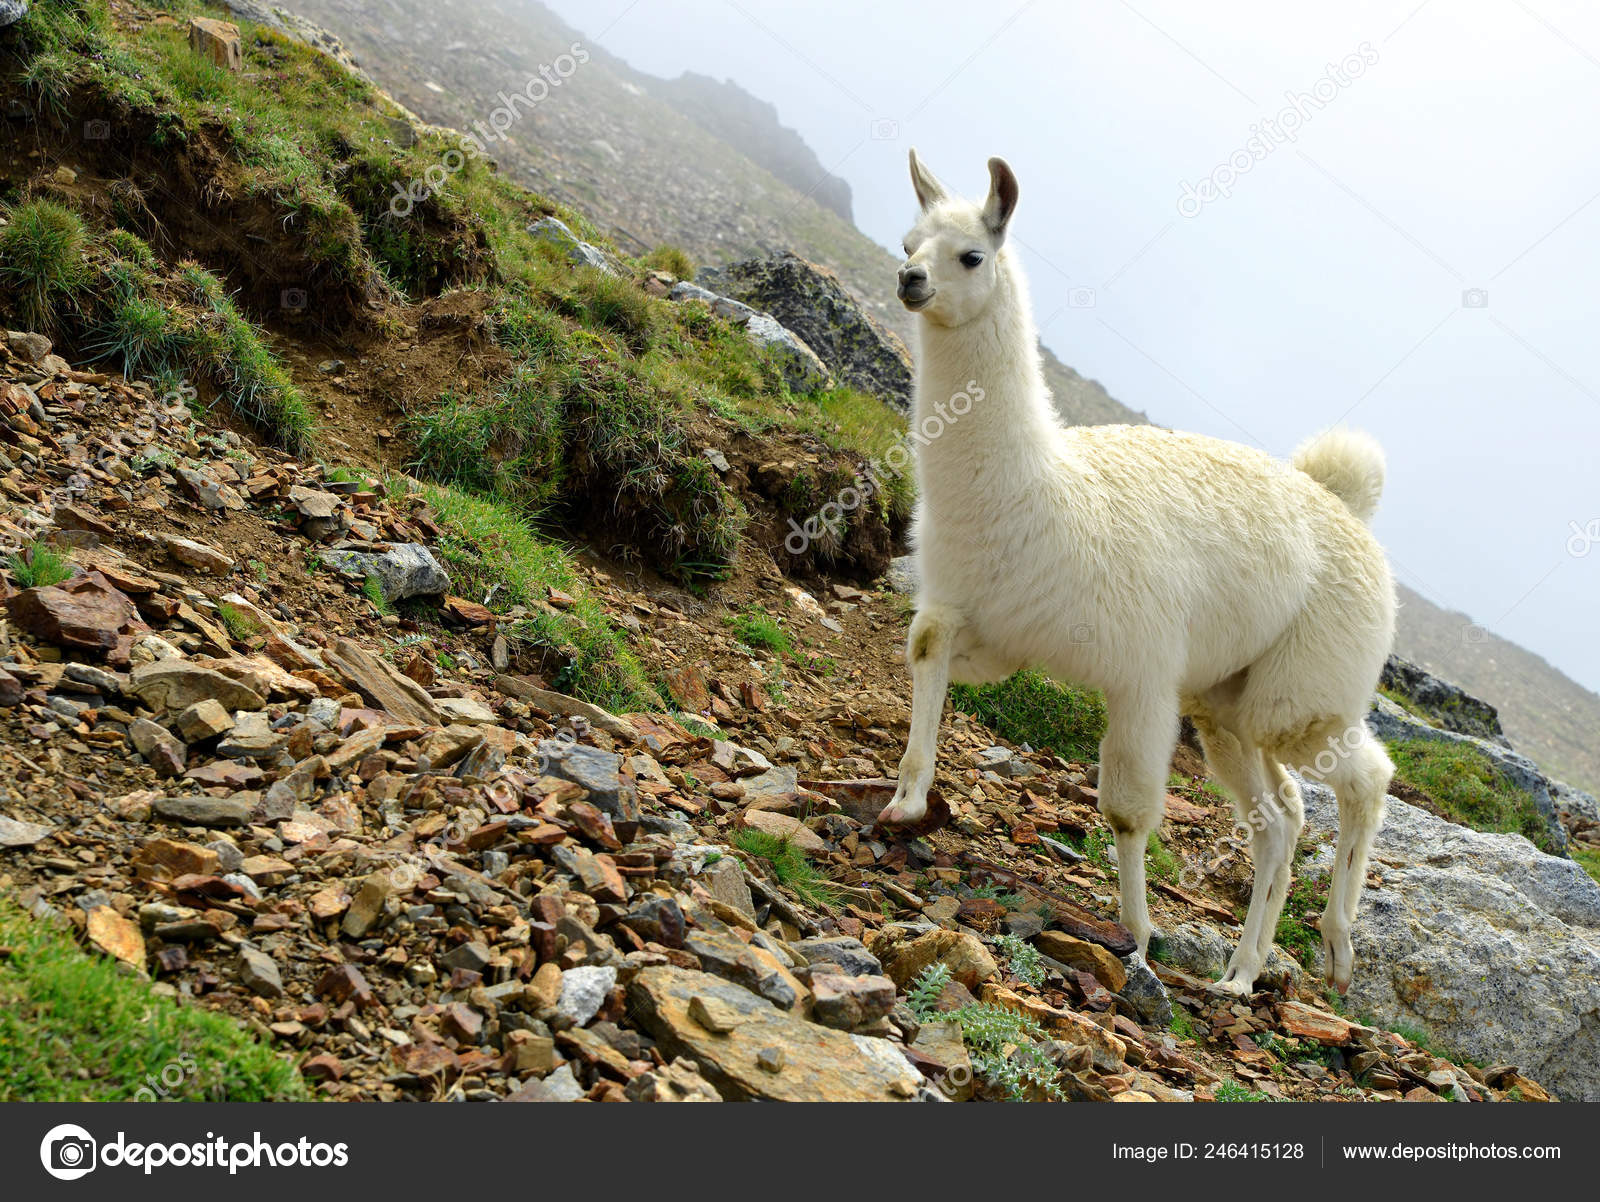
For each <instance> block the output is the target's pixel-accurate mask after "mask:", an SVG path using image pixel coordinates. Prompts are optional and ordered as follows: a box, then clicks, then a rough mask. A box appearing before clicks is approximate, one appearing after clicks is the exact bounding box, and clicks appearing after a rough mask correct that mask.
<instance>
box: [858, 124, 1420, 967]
mask: <svg viewBox="0 0 1600 1202" xmlns="http://www.w3.org/2000/svg"><path fill="white" fill-rule="evenodd" d="M989 175H990V192H989V196H988V199H987V200H986V201H985V202H984V204H982V205H981V206H979V205H973V204H971V203H969V202H967V201H964V200H961V199H960V198H958V197H956V196H954V195H952V194H951V193H949V192H947V191H946V189H945V188H944V187H943V185H941V184H940V183H939V181H938V180H937V179H935V178H934V177H933V175H931V174H930V173H929V172H928V171H927V170H926V169H925V168H924V167H923V166H922V164H921V163H920V162H919V161H918V159H917V155H916V152H915V151H912V153H911V179H912V183H913V185H914V186H915V188H916V194H917V200H918V201H919V202H920V203H921V206H922V215H921V218H920V219H919V220H918V222H917V224H916V225H915V227H913V229H912V230H911V232H910V233H909V234H908V235H907V236H906V244H905V251H906V260H905V264H904V265H903V266H902V267H901V268H900V273H899V279H900V283H899V296H900V299H901V301H902V302H903V303H904V304H905V306H906V308H907V309H910V310H911V311H912V312H914V313H916V314H918V316H919V317H920V318H921V320H920V321H919V322H918V325H919V339H918V343H919V345H918V353H917V377H916V408H915V420H916V422H917V423H918V425H919V426H921V425H922V423H923V422H924V421H925V420H926V419H928V418H930V417H933V416H934V415H935V414H936V413H940V414H941V420H942V421H943V425H944V429H943V432H942V433H941V434H939V435H938V436H937V437H935V438H933V439H931V440H930V441H928V442H926V443H925V444H924V445H923V446H922V448H921V450H920V452H919V455H918V467H919V482H920V492H921V499H920V502H919V504H918V510H917V515H916V520H915V523H914V528H913V536H912V541H913V545H914V547H915V549H916V556H917V563H918V568H919V571H920V576H921V586H920V592H919V595H918V597H917V612H916V617H915V619H914V620H913V621H912V623H911V633H910V636H909V638H908V640H907V644H906V647H907V651H906V658H907V662H908V663H909V665H910V668H911V675H912V716H911V734H910V739H909V741H908V743H907V746H906V752H905V756H904V757H903V758H902V759H901V761H900V779H899V787H898V789H897V790H896V792H895V797H894V800H893V801H892V802H891V803H890V804H889V805H888V806H886V807H885V808H884V810H883V813H882V815H881V820H882V821H883V822H884V823H886V824H892V823H900V822H912V821H915V820H917V819H918V818H920V817H921V816H922V814H923V813H924V811H925V810H926V808H927V794H928V787H929V785H930V784H931V783H932V780H933V770H934V757H935V748H936V743H937V738H938V731H939V719H940V714H941V711H942V709H943V706H944V700H945V693H946V691H947V688H948V684H949V682H950V681H951V680H956V681H960V682H964V683H971V684H981V683H984V682H988V681H994V680H1000V679H1003V678H1005V677H1006V676H1009V675H1010V674H1011V673H1013V672H1015V671H1017V670H1018V669H1019V668H1023V667H1027V666H1034V667H1037V668H1039V669H1041V670H1043V671H1045V672H1047V673H1049V674H1051V675H1053V676H1056V677H1059V678H1060V679H1063V680H1072V681H1079V682H1083V683H1086V684H1091V685H1095V686H1098V687H1099V688H1100V689H1101V690H1102V691H1103V692H1104V693H1105V699H1106V715H1107V722H1106V734H1105V739H1104V741H1103V742H1102V743H1101V745H1100V811H1101V813H1102V814H1104V815H1105V817H1106V819H1107V820H1108V821H1109V822H1110V824H1111V827H1112V829H1113V830H1114V831H1115V833H1116V840H1117V864H1118V875H1119V876H1120V878H1121V887H1122V910H1121V917H1122V922H1123V924H1124V925H1125V926H1126V927H1127V928H1128V929H1129V930H1130V931H1132V932H1133V934H1134V936H1135V937H1136V938H1137V939H1138V941H1139V949H1140V951H1141V952H1143V951H1145V949H1146V948H1147V946H1148V944H1149V939H1150V934H1151V926H1150V914H1149V910H1148V909H1147V908H1146V905H1145V871H1144V866H1145V847H1146V842H1147V840H1148V837H1149V835H1150V832H1151V831H1152V830H1153V829H1154V828H1155V827H1156V825H1157V824H1158V823H1159V822H1160V821H1161V817H1162V814H1163V811H1164V798H1165V794H1166V784H1167V772H1168V765H1169V762H1170V759H1171V756H1172V751H1173V747H1174V744H1175V742H1176V738H1177V730H1178V716H1179V714H1180V713H1184V714H1188V715H1189V716H1190V717H1192V719H1193V720H1194V723H1195V726H1196V728H1197V729H1198V730H1199V732H1200V737H1201V740H1202V742H1203V743H1204V746H1205V753H1206V760H1207V762H1208V763H1209V764H1210V766H1211V770H1212V772H1213V774H1214V775H1215V776H1216V777H1217V779H1219V780H1220V781H1221V782H1222V783H1223V784H1224V785H1226V786H1227V788H1228V790H1229V792H1230V793H1231V794H1232V796H1233V800H1234V809H1235V811H1236V813H1237V814H1238V817H1239V819H1240V821H1241V822H1243V823H1244V824H1246V825H1247V826H1248V827H1249V829H1250V832H1251V835H1250V839H1251V843H1250V849H1251V855H1252V858H1253V859H1254V861H1255V884H1254V890H1253V892H1252V894H1251V898H1250V909H1249V914H1248V916H1247V917H1246V919H1245V924H1244V931H1243V934H1242V936H1241V938H1240V941H1239V947H1238V950H1237V951H1236V952H1235V953H1234V955H1233V959H1232V961H1231V962H1230V963H1229V965H1228V969H1227V972H1226V973H1225V974H1224V975H1223V977H1222V979H1221V981H1220V982H1218V986H1217V987H1218V988H1219V989H1222V990H1224V991H1227V992H1231V993H1236V994H1240V995H1248V994H1249V993H1250V992H1251V990H1252V989H1253V988H1254V984H1255V979H1256V976H1257V975H1258V973H1259V972H1260V970H1261V966H1262V963H1263V962H1264V961H1265V959H1266V956H1267V954H1268V953H1269V952H1270V950H1271V948H1272V936H1273V932H1274V930H1275V929H1276V927H1277V920H1278V915H1279V913H1280V911H1281V910H1282V908H1283V903H1284V899H1285V896H1286V895H1287V893H1288V889H1289V875H1290V864H1291V861H1292V859H1293V856H1294V850H1295V841H1296V839H1297V838H1298V836H1299V833H1300V829H1301V826H1302V825H1303V823H1304V808H1303V806H1302V803H1301V799H1300V795H1299V791H1298V789H1297V788H1296V786H1295V783H1294V781H1293V779H1292V778H1291V777H1290V776H1289V774H1288V772H1287V770H1286V768H1285V765H1291V766H1293V767H1295V768H1296V769H1297V770H1298V771H1299V772H1301V773H1302V774H1304V775H1305V776H1306V777H1308V778H1310V779H1315V780H1320V781H1323V782H1325V783H1327V784H1328V785H1329V786H1330V787H1332V789H1333V790H1334V792H1335V793H1336V794H1337V796H1338V801H1339V828H1340V829H1339V842H1338V858H1337V860H1336V861H1335V863H1334V867H1333V882H1332V886H1331V891H1330V894H1329V897H1328V905H1327V909H1326V910H1325V911H1324V912H1323V915H1322V922H1321V926H1322V941H1323V950H1324V953H1325V955H1326V963H1327V976H1328V979H1329V981H1330V982H1331V983H1332V984H1334V985H1335V986H1337V987H1338V989H1339V990H1340V991H1341V992H1343V991H1344V990H1345V989H1346V988H1347V987H1348V986H1349V983H1350V975H1351V968H1352V964H1351V961H1352V951H1351V945H1350V929H1351V925H1352V924H1353V923H1354V921H1355V915H1356V905H1357V902H1358V901H1359V899H1360V895H1361V887H1362V884H1363V882H1364V879H1365V876H1366V866H1367V854H1368V851H1369V849H1370V848H1371V846H1372V840H1373V838H1374V836H1375V835H1376V834H1377V832H1378V828H1379V826H1381V825H1382V822H1383V805H1384V792H1385V789H1386V787H1387V785H1388V781H1389V777H1390V775H1391V774H1392V772H1393V768H1392V766H1391V764H1390V763H1389V759H1388V756H1387V755H1385V753H1384V751H1383V748H1382V747H1381V746H1380V745H1379V744H1377V743H1376V742H1375V741H1374V740H1373V738H1372V736H1371V735H1370V733H1369V732H1368V730H1367V727H1366V724H1365V721H1364V716H1365V714H1366V711H1367V705H1368V699H1369V698H1370V696H1371V694H1372V690H1373V688H1374V686H1375V684H1376V682H1377V678H1378V673H1379V670H1380V668H1381V667H1382V665H1383V661H1384V657H1385V656H1386V655H1387V654H1388V651H1389V644H1390V642H1391V640H1392V638H1393V635H1394V607H1395V602H1394V585H1393V582H1392V580H1391V577H1390V574H1389V567H1388V564H1387V562H1386V560H1385V558H1384V553H1383V549H1382V548H1381V547H1380V546H1379V545H1378V543H1377V540H1376V539H1374V538H1373V536H1372V534H1371V532H1370V531H1369V530H1368V529H1367V526H1366V524H1365V523H1366V520H1367V519H1369V518H1370V517H1371V516H1372V513H1373V511H1374V509H1376V507H1377V502H1378V496H1379V493H1380V492H1381V490H1382V487H1383V453H1382V451H1381V450H1380V449H1379V447H1378V445H1377V444H1376V443H1375V442H1374V441H1373V440H1372V439H1370V438H1368V437H1367V436H1365V435H1361V434H1355V433H1350V432H1346V431H1342V430H1335V431H1330V432H1328V433H1326V434H1323V435H1322V436H1320V437H1318V438H1316V439H1314V440H1312V441H1311V442H1310V443H1308V444H1307V445H1305V446H1303V447H1302V448H1301V449H1300V450H1299V451H1297V452H1296V454H1295V456H1294V461H1293V466H1292V467H1291V466H1289V465H1286V464H1283V463H1280V462H1279V461H1277V460H1274V459H1272V458H1271V457H1269V456H1267V455H1265V454H1263V453H1261V452H1258V451H1255V450H1252V449H1251V448H1248V447H1244V446H1240V445H1238V444H1236V443H1231V442H1223V441H1220V440H1218V439H1214V438H1205V437H1201V436H1199V435H1195V434H1182V433H1176V432H1173V431H1169V430H1163V429H1159V428H1157V427H1154V426H1095V427H1071V428H1067V427H1063V426H1062V425H1061V424H1059V422H1058V421H1057V419H1056V417H1055V415H1054V412H1053V410H1052V407H1051V403H1050V397H1049V393H1048V391H1047V390H1046V388H1045V385H1044V380H1043V377H1042V375H1041V374H1040V368H1039V359H1038V350H1037V347H1038V338H1037V335H1036V333H1035V331H1034V324H1033V315H1032V311H1031V306H1030V303H1029V300H1028V293H1027V286H1026V283H1025V281H1024V279H1023V275H1022V271H1021V268H1020V267H1019V266H1018V264H1017V262H1016V261H1015V259H1014V257H1013V256H1012V255H1011V254H1010V253H1009V252H1008V251H1007V250H1006V249H1005V248H1004V244H1005V236H1006V226H1007V223H1008V222H1009V221H1010V219H1011V216H1012V213H1013V212H1014V211H1015V209H1016V204H1017V181H1016V178H1015V176H1014V175H1013V174H1012V172H1011V169H1010V168H1009V167H1008V166H1007V165H1006V164H1005V162H1003V161H1002V160H1000V159H990V160H989ZM974 385H976V387H974ZM978 388H981V389H982V396H981V399H979V398H978V397H977V389H978ZM963 394H964V395H966V396H968V397H971V398H974V399H973V400H972V403H971V405H970V408H969V409H967V410H966V411H965V412H961V411H960V410H959V409H957V410H956V412H955V413H952V411H951V407H950V398H952V397H960V396H962V395H963ZM960 403H964V402H960V401H958V402H957V404H960ZM938 424H939V421H938V420H936V421H935V422H934V423H933V427H934V428H936V427H937V426H938Z"/></svg>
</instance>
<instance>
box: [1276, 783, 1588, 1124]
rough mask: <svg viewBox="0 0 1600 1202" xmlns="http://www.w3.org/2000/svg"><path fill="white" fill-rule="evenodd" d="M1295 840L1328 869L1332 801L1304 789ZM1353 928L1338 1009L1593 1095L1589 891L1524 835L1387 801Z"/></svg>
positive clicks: (1314, 788) (1318, 789) (1571, 869)
mask: <svg viewBox="0 0 1600 1202" xmlns="http://www.w3.org/2000/svg"><path fill="white" fill-rule="evenodd" d="M1301 789H1302V792H1303V794H1304V796H1305V803H1306V834H1307V836H1308V837H1309V838H1312V839H1314V840H1315V841H1317V842H1318V843H1319V844H1320V845H1321V846H1320V849H1319V852H1318V853H1317V854H1316V855H1315V856H1314V857H1313V859H1312V861H1311V867H1310V869H1309V871H1310V872H1312V873H1313V874H1316V873H1325V872H1326V871H1327V867H1328V865H1329V864H1331V862H1332V857H1333V851H1332V847H1333V841H1334V838H1335V836H1336V832H1337V829H1338V806H1337V803H1336V802H1335V800H1334V797H1333V794H1332V793H1331V792H1330V791H1329V790H1328V789H1326V788H1323V787H1322V786H1320V785H1314V784H1308V783H1305V782H1302V784H1301ZM1372 868H1373V871H1374V872H1376V873H1377V874H1378V875H1379V876H1381V877H1382V878H1383V884H1382V885H1381V886H1380V887H1378V888H1370V887H1369V888H1368V889H1367V890H1366V891H1365V893H1364V894H1363V897H1362V902H1361V910H1360V913H1359V915H1358V917H1357V919H1356V926H1355V931H1354V933H1353V938H1354V941H1355V955H1356V971H1355V980H1354V981H1353V982H1352V984H1351V988H1350V992H1349V994H1348V996H1347V997H1346V1003H1347V1005H1348V1007H1349V1010H1350V1012H1351V1013H1352V1014H1355V1015H1359V1016H1362V1017H1370V1018H1372V1019H1374V1020H1375V1021H1377V1022H1378V1023H1380V1024H1384V1025H1389V1026H1392V1025H1394V1024H1395V1023H1400V1022H1404V1023H1409V1024H1413V1025H1415V1026H1419V1027H1421V1028H1423V1029H1424V1030H1426V1031H1427V1032H1429V1034H1430V1035H1431V1036H1432V1037H1433V1038H1435V1039H1436V1040H1437V1041H1438V1042H1439V1043H1440V1044H1441V1045H1443V1046H1444V1047H1446V1048H1448V1049H1450V1050H1453V1051H1456V1052H1459V1053H1461V1054H1463V1055H1466V1056H1470V1057H1472V1058H1474V1059H1476V1060H1479V1061H1482V1062H1483V1063H1485V1064H1488V1063H1491V1062H1493V1063H1513V1064H1515V1065H1517V1066H1518V1067H1519V1068H1520V1069H1521V1070H1522V1071H1523V1073H1524V1074H1525V1075H1526V1076H1529V1077H1531V1078H1533V1079H1534V1080H1536V1081H1538V1082H1540V1083H1541V1084H1544V1085H1547V1086H1549V1087H1551V1088H1553V1089H1554V1090H1555V1091H1556V1092H1557V1093H1559V1094H1560V1096H1561V1097H1562V1098H1563V1099H1565V1100H1569V1101H1572V1100H1579V1099H1586V1100H1600V884H1596V883H1595V881H1593V880H1592V879H1590V877H1589V876H1588V875H1587V874H1586V873H1585V872H1584V871H1583V869H1582V868H1580V867H1579V866H1578V865H1577V864H1575V863H1573V862H1572V861H1571V860H1566V859H1562V858H1560V857H1558V856H1550V855H1546V854H1544V853H1543V852H1541V851H1540V850H1539V849H1538V848H1536V847H1534V845H1533V844H1531V843H1529V842H1528V840H1526V839H1524V838H1523V837H1522V836H1521V835H1491V834H1484V833H1483V832H1481V831H1475V830H1472V829H1470V828H1468V827H1464V826H1457V825H1455V824H1453V823H1450V822H1446V821H1445V820H1444V819H1442V818H1436V817H1434V816H1433V815H1432V814H1429V813H1428V812H1427V811H1425V810H1421V809H1418V808H1417V807H1416V806H1412V805H1408V804H1406V803H1405V802H1403V801H1400V800H1399V799H1397V798H1394V797H1391V798H1389V800H1388V815H1387V820H1386V821H1385V823H1384V826H1383V830H1382V831H1381V832H1380V833H1379V835H1378V839H1377V843H1376V845H1375V847H1374V851H1373V865H1372Z"/></svg>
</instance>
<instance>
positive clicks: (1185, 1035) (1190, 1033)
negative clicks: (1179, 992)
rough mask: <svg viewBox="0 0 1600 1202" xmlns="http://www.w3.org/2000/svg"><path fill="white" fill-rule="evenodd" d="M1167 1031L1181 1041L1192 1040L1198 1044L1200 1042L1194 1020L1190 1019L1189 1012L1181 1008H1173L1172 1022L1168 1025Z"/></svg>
mask: <svg viewBox="0 0 1600 1202" xmlns="http://www.w3.org/2000/svg"><path fill="white" fill-rule="evenodd" d="M1167 1030H1169V1031H1171V1032H1172V1033H1173V1034H1174V1035H1176V1036H1177V1037H1178V1038H1179V1039H1191V1040H1193V1041H1194V1042H1196V1043H1199V1042H1200V1035H1199V1033H1198V1032H1197V1031H1196V1030H1195V1029H1194V1020H1193V1019H1191V1018H1190V1017H1189V1015H1188V1012H1187V1011H1185V1010H1184V1009H1182V1008H1181V1007H1179V1006H1174V1007H1173V1008H1172V1021H1171V1022H1170V1023H1168V1024H1167Z"/></svg>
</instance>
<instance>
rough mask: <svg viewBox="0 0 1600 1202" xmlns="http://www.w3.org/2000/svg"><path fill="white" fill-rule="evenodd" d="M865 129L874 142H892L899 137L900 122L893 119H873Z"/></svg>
mask: <svg viewBox="0 0 1600 1202" xmlns="http://www.w3.org/2000/svg"><path fill="white" fill-rule="evenodd" d="M867 129H868V133H870V134H871V136H872V140H873V141H874V142H893V141H894V140H895V139H896V138H898V137H899V136H900V122H898V121H896V120H895V119H894V118H893V117H874V118H873V120H872V124H871V125H870V126H868V127H867Z"/></svg>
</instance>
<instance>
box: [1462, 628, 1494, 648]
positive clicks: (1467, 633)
mask: <svg viewBox="0 0 1600 1202" xmlns="http://www.w3.org/2000/svg"><path fill="white" fill-rule="evenodd" d="M1461 641H1462V642H1463V643H1466V644H1467V645H1468V646H1478V645H1479V644H1481V643H1487V642H1488V641H1489V632H1488V631H1487V630H1485V629H1484V628H1483V627H1482V626H1476V625H1474V626H1463V627H1462V628H1461Z"/></svg>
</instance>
